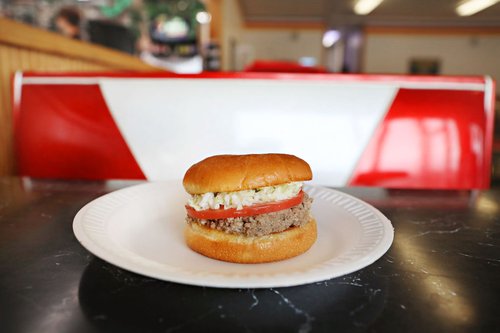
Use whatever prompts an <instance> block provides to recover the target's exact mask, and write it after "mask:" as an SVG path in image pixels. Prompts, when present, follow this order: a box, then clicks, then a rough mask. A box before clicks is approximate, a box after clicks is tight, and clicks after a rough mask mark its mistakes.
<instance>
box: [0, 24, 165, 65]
mask: <svg viewBox="0 0 500 333" xmlns="http://www.w3.org/2000/svg"><path fill="white" fill-rule="evenodd" d="M0 44H8V45H13V46H16V47H21V48H26V49H31V50H37V51H41V52H44V53H49V54H55V55H60V56H64V57H66V58H72V59H79V60H85V61H88V62H92V63H96V64H102V65H106V66H107V67H111V68H116V69H122V68H123V69H127V70H140V71H148V70H158V68H156V67H153V66H150V65H148V64H146V63H144V62H142V61H141V60H140V59H138V58H136V57H133V56H131V55H128V54H125V53H122V52H119V51H115V50H112V49H109V48H106V47H103V46H98V45H94V44H90V43H87V42H83V41H79V40H73V39H69V38H67V37H64V36H61V35H59V34H56V33H53V32H50V31H46V30H43V29H39V28H34V27H31V26H29V25H26V24H23V23H19V22H15V21H12V20H9V19H6V18H0Z"/></svg>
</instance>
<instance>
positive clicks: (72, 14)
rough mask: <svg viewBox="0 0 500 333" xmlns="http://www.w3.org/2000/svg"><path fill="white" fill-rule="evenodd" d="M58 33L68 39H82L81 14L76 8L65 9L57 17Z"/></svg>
mask: <svg viewBox="0 0 500 333" xmlns="http://www.w3.org/2000/svg"><path fill="white" fill-rule="evenodd" d="M55 24H56V28H57V31H59V32H60V33H61V34H63V35H64V36H66V37H69V38H73V39H82V29H81V14H80V11H79V10H78V9H77V8H75V7H63V8H61V9H60V10H59V12H58V13H57V15H56V17H55Z"/></svg>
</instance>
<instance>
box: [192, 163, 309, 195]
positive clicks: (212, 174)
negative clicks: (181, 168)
mask: <svg viewBox="0 0 500 333" xmlns="http://www.w3.org/2000/svg"><path fill="white" fill-rule="evenodd" d="M311 179H312V172H311V167H309V164H307V162H305V161H304V160H302V159H300V158H298V157H296V156H293V155H286V154H253V155H217V156H212V157H208V158H206V159H204V160H203V161H201V162H198V163H196V164H194V165H193V166H192V167H190V168H189V170H188V171H187V172H186V174H185V175H184V180H183V184H184V188H185V189H186V191H187V192H188V193H190V194H201V193H206V192H232V191H241V190H249V189H255V188H259V187H265V186H273V185H279V184H284V183H289V182H296V181H305V180H311Z"/></svg>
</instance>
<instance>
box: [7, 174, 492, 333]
mask: <svg viewBox="0 0 500 333" xmlns="http://www.w3.org/2000/svg"><path fill="white" fill-rule="evenodd" d="M136 183H137V182H125V181H111V182H74V181H73V182H69V181H46V180H43V181H42V180H30V179H21V178H0V332H3V333H5V332H199V331H207V332H425V333H428V332H494V331H497V332H498V331H499V330H500V191H499V190H495V189H492V190H487V191H409V190H384V189H380V188H350V189H341V190H343V191H345V192H348V193H350V194H353V195H355V196H357V197H359V198H361V199H363V200H365V201H367V202H369V203H371V204H372V205H374V206H375V207H377V208H378V209H379V210H380V211H382V212H383V213H384V214H385V215H386V216H387V217H388V218H389V219H390V220H391V221H392V223H393V225H394V228H395V240H394V243H393V245H392V247H391V249H390V250H389V252H387V253H386V254H385V255H384V256H383V257H382V258H380V259H379V260H378V261H376V262H375V263H374V264H372V265H370V266H368V267H366V268H364V269H362V270H361V271H358V272H355V273H352V274H349V275H347V276H344V277H341V278H336V279H332V280H328V281H324V282H319V283H314V284H309V285H304V286H299V287H291V288H276V289H257V290H251V289H250V290H248V289H234V290H231V289H212V288H201V287H193V286H187V285H181V284H176V283H168V282H162V281H157V280H154V279H150V278H145V277H142V276H139V275H136V274H133V273H129V272H127V271H124V270H122V269H119V268H117V267H115V266H113V265H110V264H108V263H106V262H104V261H102V260H100V259H97V258H95V257H94V256H93V255H91V254H90V253H89V252H87V251H86V250H85V249H84V248H83V247H82V246H80V244H79V243H78V241H77V240H76V238H75V237H74V235H73V231H72V222H73V217H74V215H75V214H76V212H77V211H78V210H79V209H80V208H81V207H82V206H83V205H85V204H86V203H87V202H89V201H90V200H92V199H94V198H96V197H98V196H100V195H102V194H105V193H107V192H111V191H113V190H116V189H119V188H123V187H126V186H130V185H133V184H136Z"/></svg>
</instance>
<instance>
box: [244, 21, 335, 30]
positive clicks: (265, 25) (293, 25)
mask: <svg viewBox="0 0 500 333" xmlns="http://www.w3.org/2000/svg"><path fill="white" fill-rule="evenodd" d="M245 28H247V29H286V30H299V29H300V30H302V29H304V30H325V29H326V25H325V24H324V23H323V22H307V21H304V22H275V21H245Z"/></svg>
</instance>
